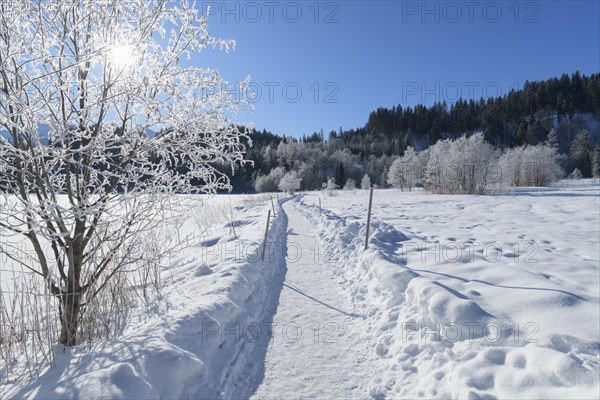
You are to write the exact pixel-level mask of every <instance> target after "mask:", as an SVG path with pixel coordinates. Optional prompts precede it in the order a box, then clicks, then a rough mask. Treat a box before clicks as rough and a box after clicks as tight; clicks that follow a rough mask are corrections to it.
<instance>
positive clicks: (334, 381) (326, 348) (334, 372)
mask: <svg viewBox="0 0 600 400" xmlns="http://www.w3.org/2000/svg"><path fill="white" fill-rule="evenodd" d="M291 203H292V202H287V203H285V204H284V206H283V208H284V211H285V212H286V214H287V215H288V234H287V249H288V257H287V274H286V277H285V282H284V287H283V290H282V292H281V296H280V301H279V306H278V308H277V312H276V314H275V316H274V320H273V340H272V342H271V343H270V345H269V348H268V350H267V354H266V360H265V374H264V380H263V382H262V383H261V385H260V386H259V387H258V389H257V391H256V393H255V395H254V397H253V398H256V399H267V398H308V397H310V398H353V399H359V398H367V397H369V396H368V392H367V390H368V387H367V386H368V383H369V380H370V379H369V373H370V371H371V368H370V362H369V351H368V349H367V348H366V345H365V341H364V340H363V338H362V337H361V331H360V327H361V326H362V319H361V317H360V316H356V315H354V314H352V312H351V311H350V310H351V308H350V299H349V296H348V295H347V294H346V293H344V292H343V291H342V289H341V287H340V286H339V285H338V283H337V282H336V281H335V279H334V278H333V277H332V275H331V265H330V264H328V263H327V262H326V260H324V259H323V258H324V255H323V254H319V253H320V252H317V251H316V248H317V246H318V243H319V240H318V237H317V236H315V235H314V234H313V233H312V232H311V229H310V226H309V224H308V222H307V221H306V220H305V219H304V218H303V217H302V216H301V215H300V214H299V213H298V211H296V209H295V208H294V206H293V205H292V204H291ZM317 254H319V255H318V256H317Z"/></svg>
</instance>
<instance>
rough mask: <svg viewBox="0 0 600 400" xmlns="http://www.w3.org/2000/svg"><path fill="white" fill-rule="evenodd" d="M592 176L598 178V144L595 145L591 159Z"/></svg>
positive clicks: (599, 171) (599, 170)
mask: <svg viewBox="0 0 600 400" xmlns="http://www.w3.org/2000/svg"><path fill="white" fill-rule="evenodd" d="M592 176H593V177H594V178H600V143H599V144H597V145H596V148H595V149H594V156H593V157H592Z"/></svg>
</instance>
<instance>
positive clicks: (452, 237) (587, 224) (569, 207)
mask: <svg viewBox="0 0 600 400" xmlns="http://www.w3.org/2000/svg"><path fill="white" fill-rule="evenodd" d="M599 190H600V187H599V185H598V183H597V182H596V183H593V182H590V181H588V182H587V183H580V184H576V186H574V187H570V186H566V187H560V186H557V187H552V188H544V189H540V188H531V189H528V188H524V189H518V190H516V191H515V192H513V193H506V194H498V195H494V196H450V195H431V194H428V193H426V192H421V191H413V192H400V191H398V190H376V191H375V194H374V200H373V203H374V205H373V221H372V224H373V225H372V228H371V229H372V234H371V236H370V240H369V249H368V250H367V251H363V249H362V247H363V239H362V238H361V237H360V234H363V233H364V221H365V220H366V208H367V207H366V204H367V203H368V194H367V192H366V191H361V190H358V191H356V192H355V193H349V192H345V191H341V192H335V194H336V195H334V196H321V204H322V207H323V211H322V213H320V212H319V209H318V202H319V199H318V195H317V194H309V195H306V196H304V197H303V198H302V199H301V200H300V203H299V204H300V207H301V209H302V210H304V213H305V214H306V215H307V217H308V218H309V219H311V220H312V221H313V222H314V223H315V225H316V227H317V231H318V232H319V235H320V236H321V237H322V238H323V239H324V240H325V243H327V248H328V249H329V251H332V252H333V253H334V254H335V257H334V258H333V259H334V260H335V262H334V263H331V264H330V265H329V267H330V268H332V270H333V273H334V274H335V275H336V276H337V279H338V281H339V283H340V284H341V285H342V286H344V287H345V288H346V290H347V291H348V292H349V293H350V294H351V296H352V300H353V304H354V306H355V307H356V310H360V311H361V312H363V313H364V314H365V315H366V318H365V320H364V323H365V324H366V326H365V332H366V340H367V341H369V342H370V343H371V345H372V347H373V349H374V352H375V353H376V354H377V357H378V358H379V359H380V361H381V362H380V363H378V365H379V367H380V368H381V370H380V371H378V372H377V373H375V374H374V377H373V379H372V382H371V385H370V394H371V395H372V396H374V397H381V398H383V397H392V398H398V397H400V398H406V397H408V398H417V397H426V398H435V397H440V398H448V397H452V398H480V397H481V398H491V397H490V396H493V397H499V398H594V397H596V396H597V394H598V390H599V387H598V382H599V359H598V355H599V351H600V335H599V332H600V327H599V320H600V319H599V317H600V308H599V307H600V303H599V280H600V273H599V264H600V261H599V238H600V191H599ZM357 234H359V235H358V236H357Z"/></svg>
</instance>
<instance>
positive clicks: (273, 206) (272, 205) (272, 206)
mask: <svg viewBox="0 0 600 400" xmlns="http://www.w3.org/2000/svg"><path fill="white" fill-rule="evenodd" d="M271 208H272V209H273V216H275V204H273V196H271Z"/></svg>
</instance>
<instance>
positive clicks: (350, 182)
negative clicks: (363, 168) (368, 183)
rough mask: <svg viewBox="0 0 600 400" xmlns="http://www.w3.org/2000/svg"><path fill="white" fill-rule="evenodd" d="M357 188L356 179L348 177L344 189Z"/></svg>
mask: <svg viewBox="0 0 600 400" xmlns="http://www.w3.org/2000/svg"><path fill="white" fill-rule="evenodd" d="M354 189H356V181H355V180H354V179H352V178H348V180H347V181H346V184H345V185H344V190H350V191H351V190H354Z"/></svg>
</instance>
